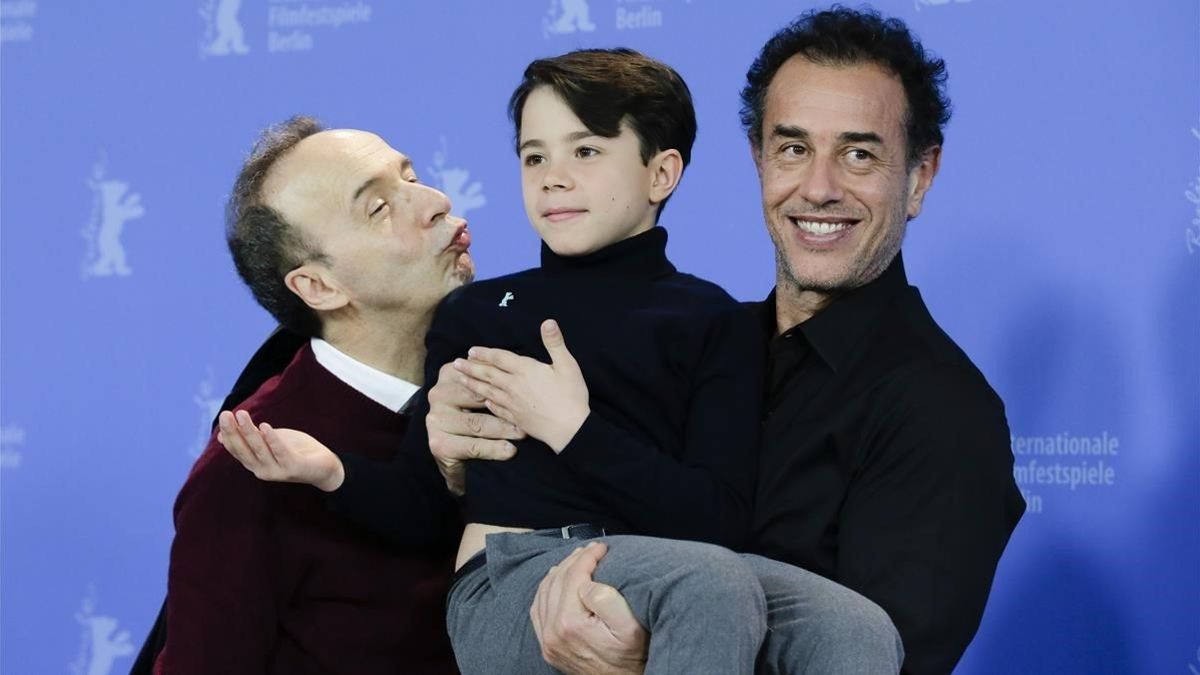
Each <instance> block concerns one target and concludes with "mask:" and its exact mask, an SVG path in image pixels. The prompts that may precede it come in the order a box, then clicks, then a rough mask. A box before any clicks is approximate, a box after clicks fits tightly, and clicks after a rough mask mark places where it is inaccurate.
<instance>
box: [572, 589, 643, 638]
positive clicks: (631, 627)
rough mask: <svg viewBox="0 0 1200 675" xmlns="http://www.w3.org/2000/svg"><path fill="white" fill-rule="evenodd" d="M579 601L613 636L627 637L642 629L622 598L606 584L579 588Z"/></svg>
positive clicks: (618, 592)
mask: <svg viewBox="0 0 1200 675" xmlns="http://www.w3.org/2000/svg"><path fill="white" fill-rule="evenodd" d="M579 601H580V603H581V604H582V605H583V606H584V607H585V608H587V611H589V612H591V613H592V614H593V615H595V617H596V619H597V620H598V621H600V623H602V624H604V625H605V626H606V627H607V628H608V630H609V631H610V632H611V633H612V634H613V635H616V636H629V635H632V634H633V633H635V632H637V631H639V630H641V629H642V625H641V624H640V623H638V620H637V617H636V616H634V614H633V610H632V609H631V608H630V607H629V603H628V602H627V601H626V600H625V598H624V596H622V595H621V593H620V591H618V590H617V589H615V588H613V587H612V586H609V585H608V584H602V583H599V582H597V581H588V582H586V583H584V584H583V585H582V586H580V588H579Z"/></svg>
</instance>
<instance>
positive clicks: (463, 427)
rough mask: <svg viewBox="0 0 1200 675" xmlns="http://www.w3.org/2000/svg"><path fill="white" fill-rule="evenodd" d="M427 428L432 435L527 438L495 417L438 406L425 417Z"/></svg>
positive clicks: (518, 429)
mask: <svg viewBox="0 0 1200 675" xmlns="http://www.w3.org/2000/svg"><path fill="white" fill-rule="evenodd" d="M425 426H426V427H428V428H429V430H430V433H431V434H432V433H434V432H435V431H440V432H443V433H447V434H457V435H459V436H474V437H475V438H490V439H493V440H503V439H508V440H514V441H515V440H517V439H519V438H525V432H523V431H521V429H520V428H518V427H517V426H516V425H515V424H509V423H508V422H505V421H504V420H502V419H500V418H498V417H496V416H495V415H490V414H488V413H475V412H467V411H465V410H459V409H458V408H450V407H448V406H438V407H437V408H436V409H434V408H432V407H431V408H430V410H429V413H428V414H427V415H426V416H425Z"/></svg>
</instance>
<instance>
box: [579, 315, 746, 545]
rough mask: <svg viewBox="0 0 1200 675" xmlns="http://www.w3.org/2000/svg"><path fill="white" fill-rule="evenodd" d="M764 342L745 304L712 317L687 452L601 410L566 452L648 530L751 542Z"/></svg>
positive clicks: (596, 492) (625, 515)
mask: <svg viewBox="0 0 1200 675" xmlns="http://www.w3.org/2000/svg"><path fill="white" fill-rule="evenodd" d="M763 349H764V346H763V340H762V336H761V331H760V330H759V329H758V328H757V327H756V326H755V324H754V322H753V319H752V318H750V317H749V316H748V315H747V313H746V312H745V310H744V309H742V308H740V307H737V308H733V309H730V310H729V311H728V312H725V313H722V314H721V315H720V316H719V317H717V319H716V320H715V321H714V322H713V323H712V324H711V326H710V328H709V330H708V334H707V336H706V339H705V344H704V348H703V351H702V356H701V358H700V361H699V363H697V364H695V367H696V373H695V378H694V380H693V388H692V391H691V392H690V395H691V398H690V402H689V405H688V419H687V427H686V431H685V436H684V439H683V453H682V455H681V456H679V457H672V456H670V455H668V454H667V453H665V452H661V451H659V450H658V449H656V448H654V447H652V446H649V445H647V444H646V443H645V442H644V441H641V440H639V439H637V438H635V437H634V436H633V435H631V434H629V433H628V432H626V431H624V430H622V429H619V428H617V427H616V426H614V425H613V424H611V423H610V422H608V421H607V420H605V419H603V418H602V417H601V416H600V415H597V414H596V413H595V412H593V413H592V414H590V415H589V416H588V418H587V419H586V420H585V421H584V423H583V426H582V427H580V429H579V431H578V432H577V433H576V434H575V437H574V438H572V439H571V442H570V443H568V444H567V446H566V447H565V448H563V452H562V454H561V455H560V457H561V458H562V459H563V461H564V462H566V463H567V464H568V466H569V467H570V468H571V470H572V471H573V472H574V473H575V474H576V475H578V476H579V477H580V478H581V479H582V482H583V483H584V484H586V485H588V486H589V488H590V491H591V494H592V495H593V496H594V497H595V498H597V499H599V500H601V501H602V502H603V503H604V504H605V505H606V506H607V507H608V508H610V509H612V510H613V513H614V514H615V515H617V516H619V517H621V518H622V519H623V520H624V521H626V522H628V523H630V524H632V525H633V526H634V527H636V528H637V529H638V530H639V531H640V532H642V533H644V534H647V535H651V536H662V537H673V538H680V539H691V540H695V541H706V542H711V543H715V544H720V545H722V546H727V547H730V548H735V549H737V548H742V547H743V546H744V544H745V541H746V537H747V535H748V530H749V521H750V505H751V499H752V493H753V489H754V479H755V475H756V473H755V472H756V470H757V459H756V458H757V456H758V434H759V425H760V415H761V408H762V404H761V398H762V382H763V367H764V362H765V357H764V356H763ZM586 375H587V374H586V373H584V376H585V377H586Z"/></svg>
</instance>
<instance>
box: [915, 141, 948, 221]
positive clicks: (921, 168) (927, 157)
mask: <svg viewBox="0 0 1200 675" xmlns="http://www.w3.org/2000/svg"><path fill="white" fill-rule="evenodd" d="M941 165H942V146H940V145H935V146H933V147H932V148H929V149H928V150H926V151H925V152H924V153H922V154H921V161H920V163H918V164H917V165H916V166H914V167H913V168H912V169H910V170H909V172H908V219H909V220H912V219H913V218H916V217H917V216H918V215H920V214H921V206H922V205H923V204H924V203H925V195H926V194H927V193H928V192H929V188H931V187H933V179H934V177H935V176H937V172H938V169H939V168H940V167H941Z"/></svg>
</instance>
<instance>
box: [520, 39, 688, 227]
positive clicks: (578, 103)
mask: <svg viewBox="0 0 1200 675" xmlns="http://www.w3.org/2000/svg"><path fill="white" fill-rule="evenodd" d="M542 85H546V86H548V87H550V88H551V89H553V90H554V92H555V93H556V94H558V95H559V96H560V97H562V99H563V101H565V102H566V104H567V107H568V108H570V109H571V112H573V113H575V116H576V117H578V118H579V121H580V122H583V126H585V127H587V130H588V131H590V132H592V133H593V134H596V135H597V136H602V137H604V138H615V137H616V136H618V135H619V134H620V133H621V122H628V123H629V126H630V128H631V129H633V132H634V133H635V134H637V137H638V149H639V151H640V153H641V156H642V163H643V164H645V163H647V162H649V161H650V158H651V157H653V156H654V155H655V154H657V153H659V152H661V151H663V150H672V149H674V150H678V151H679V155H680V157H682V158H683V166H684V167H685V168H686V167H687V165H688V163H689V162H691V161H692V144H693V143H695V141H696V110H695V108H694V107H693V105H692V92H691V91H690V90H689V89H688V86H687V83H685V82H684V81H683V78H682V77H681V76H680V75H679V73H677V72H676V71H675V69H674V68H672V67H670V66H668V65H667V64H665V63H663V62H662V61H658V60H656V59H652V58H650V57H649V56H646V55H645V54H642V53H640V52H637V51H634V50H632V49H625V48H621V49H580V50H576V51H573V52H568V53H566V54H563V55H561V56H555V57H553V58H545V59H538V60H536V61H534V62H532V63H530V64H529V66H527V67H526V68H525V74H524V76H523V77H522V78H521V83H520V84H519V85H517V88H516V90H515V91H513V93H512V97H511V98H509V100H508V117H509V119H510V120H512V123H513V128H514V129H515V132H516V133H515V139H514V141H515V142H514V144H513V145H514V146H516V145H519V144H520V138H521V113H522V112H523V111H524V109H525V101H526V100H527V99H528V98H529V94H530V93H532V92H533V90H534V89H536V88H538V87H540V86H542ZM666 203H667V200H663V203H662V204H660V205H659V209H658V213H660V214H661V213H662V209H663V207H664V206H666Z"/></svg>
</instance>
